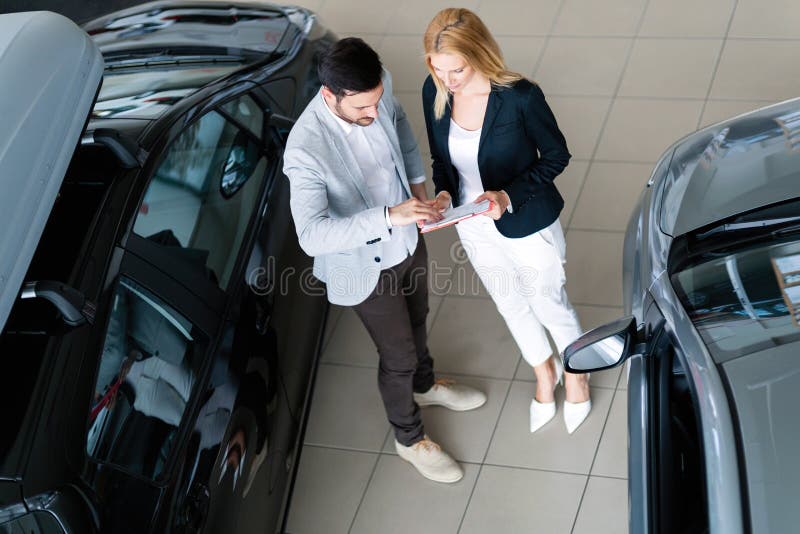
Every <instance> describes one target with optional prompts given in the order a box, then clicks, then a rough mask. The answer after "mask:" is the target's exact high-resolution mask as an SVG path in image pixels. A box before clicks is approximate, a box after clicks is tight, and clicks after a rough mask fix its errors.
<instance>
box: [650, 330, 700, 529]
mask: <svg viewBox="0 0 800 534" xmlns="http://www.w3.org/2000/svg"><path fill="white" fill-rule="evenodd" d="M677 351H678V349H677V347H676V346H675V345H674V344H673V342H672V340H671V339H670V337H669V336H668V335H667V333H666V332H663V331H662V335H661V338H660V339H659V342H658V343H657V344H656V350H655V354H654V355H653V356H654V357H655V358H656V359H657V360H656V361H657V362H658V364H657V371H656V376H657V387H656V391H657V396H658V397H657V399H658V400H657V402H656V405H655V410H657V414H656V419H657V423H656V424H655V425H653V428H654V430H655V431H656V432H657V436H654V438H655V439H653V444H654V446H655V448H656V462H657V464H656V469H657V476H656V477H655V478H656V484H657V486H656V488H655V495H654V496H655V499H656V502H657V503H658V510H657V514H655V519H656V521H657V522H658V524H659V528H658V529H656V530H657V532H706V531H707V529H708V512H707V510H708V507H707V505H706V485H705V479H706V477H705V464H704V462H703V444H702V438H701V433H700V427H699V426H698V422H699V417H698V416H697V407H696V403H695V401H694V398H693V393H692V390H691V387H690V383H689V377H688V375H687V373H686V368H685V366H684V364H683V362H682V361H681V358H680V356H679V355H678V352H677Z"/></svg>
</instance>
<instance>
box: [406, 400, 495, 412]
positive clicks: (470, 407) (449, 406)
mask: <svg viewBox="0 0 800 534" xmlns="http://www.w3.org/2000/svg"><path fill="white" fill-rule="evenodd" d="M414 400H415V401H416V403H417V405H418V406H442V407H443V408H447V409H448V410H453V411H454V412H467V411H469V410H475V409H477V408H480V407H481V406H483V405H484V404H486V398H484V399H483V400H482V401H481V402H479V403H476V404H475V405H468V406H456V405H453V404H447V403H444V402H433V401H422V402H420V401H418V400H416V399H414Z"/></svg>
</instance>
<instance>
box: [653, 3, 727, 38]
mask: <svg viewBox="0 0 800 534" xmlns="http://www.w3.org/2000/svg"><path fill="white" fill-rule="evenodd" d="M735 4H736V0H703V1H702V2H697V1H696V0H650V1H649V2H648V3H647V12H646V13H645V16H644V20H643V21H642V27H641V29H640V30H639V35H645V36H657V37H724V36H725V32H726V30H727V29H728V22H729V21H730V16H731V12H732V11H733V6H734V5H735Z"/></svg>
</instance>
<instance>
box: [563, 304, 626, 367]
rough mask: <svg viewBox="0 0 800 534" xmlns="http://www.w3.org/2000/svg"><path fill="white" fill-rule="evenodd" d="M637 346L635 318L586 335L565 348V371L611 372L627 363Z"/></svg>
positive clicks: (599, 328) (609, 324) (615, 322)
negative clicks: (613, 368)
mask: <svg viewBox="0 0 800 534" xmlns="http://www.w3.org/2000/svg"><path fill="white" fill-rule="evenodd" d="M635 346H636V319H634V318H633V317H632V316H628V317H623V318H622V319H617V320H616V321H614V322H611V323H608V324H606V325H603V326H600V327H597V328H595V329H594V330H590V331H589V332H586V333H585V334H583V335H582V336H581V337H579V338H578V339H576V340H575V341H573V342H572V343H571V344H570V345H569V346H568V347H567V348H566V349H564V368H565V369H566V370H567V371H569V372H570V373H588V372H590V371H602V370H603V369H610V368H612V367H616V366H617V365H619V364H621V363H622V362H624V361H625V360H626V359H627V358H628V357H629V356H630V355H631V354H633V349H634V347H635Z"/></svg>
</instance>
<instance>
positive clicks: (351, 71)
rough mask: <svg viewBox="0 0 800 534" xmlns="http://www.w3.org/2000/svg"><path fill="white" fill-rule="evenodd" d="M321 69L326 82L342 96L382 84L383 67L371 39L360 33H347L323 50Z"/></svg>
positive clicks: (323, 79) (337, 96)
mask: <svg viewBox="0 0 800 534" xmlns="http://www.w3.org/2000/svg"><path fill="white" fill-rule="evenodd" d="M317 72H318V74H319V81H320V82H321V83H322V85H324V86H325V87H327V88H328V89H330V90H331V92H332V93H333V94H335V95H336V98H337V100H341V99H342V97H343V96H345V95H347V94H350V93H362V92H364V91H370V90H372V89H375V88H376V87H378V84H380V83H381V74H382V72H383V67H382V66H381V59H380V58H379V57H378V54H377V53H376V52H375V50H373V49H372V48H371V47H370V46H369V45H368V44H367V43H365V42H364V41H363V40H361V39H359V38H358V37H347V38H345V39H341V40H340V41H338V42H336V43H335V44H334V45H332V46H331V47H330V48H328V49H327V50H325V51H323V52H322V53H321V54H320V57H319V66H318V67H317Z"/></svg>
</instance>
